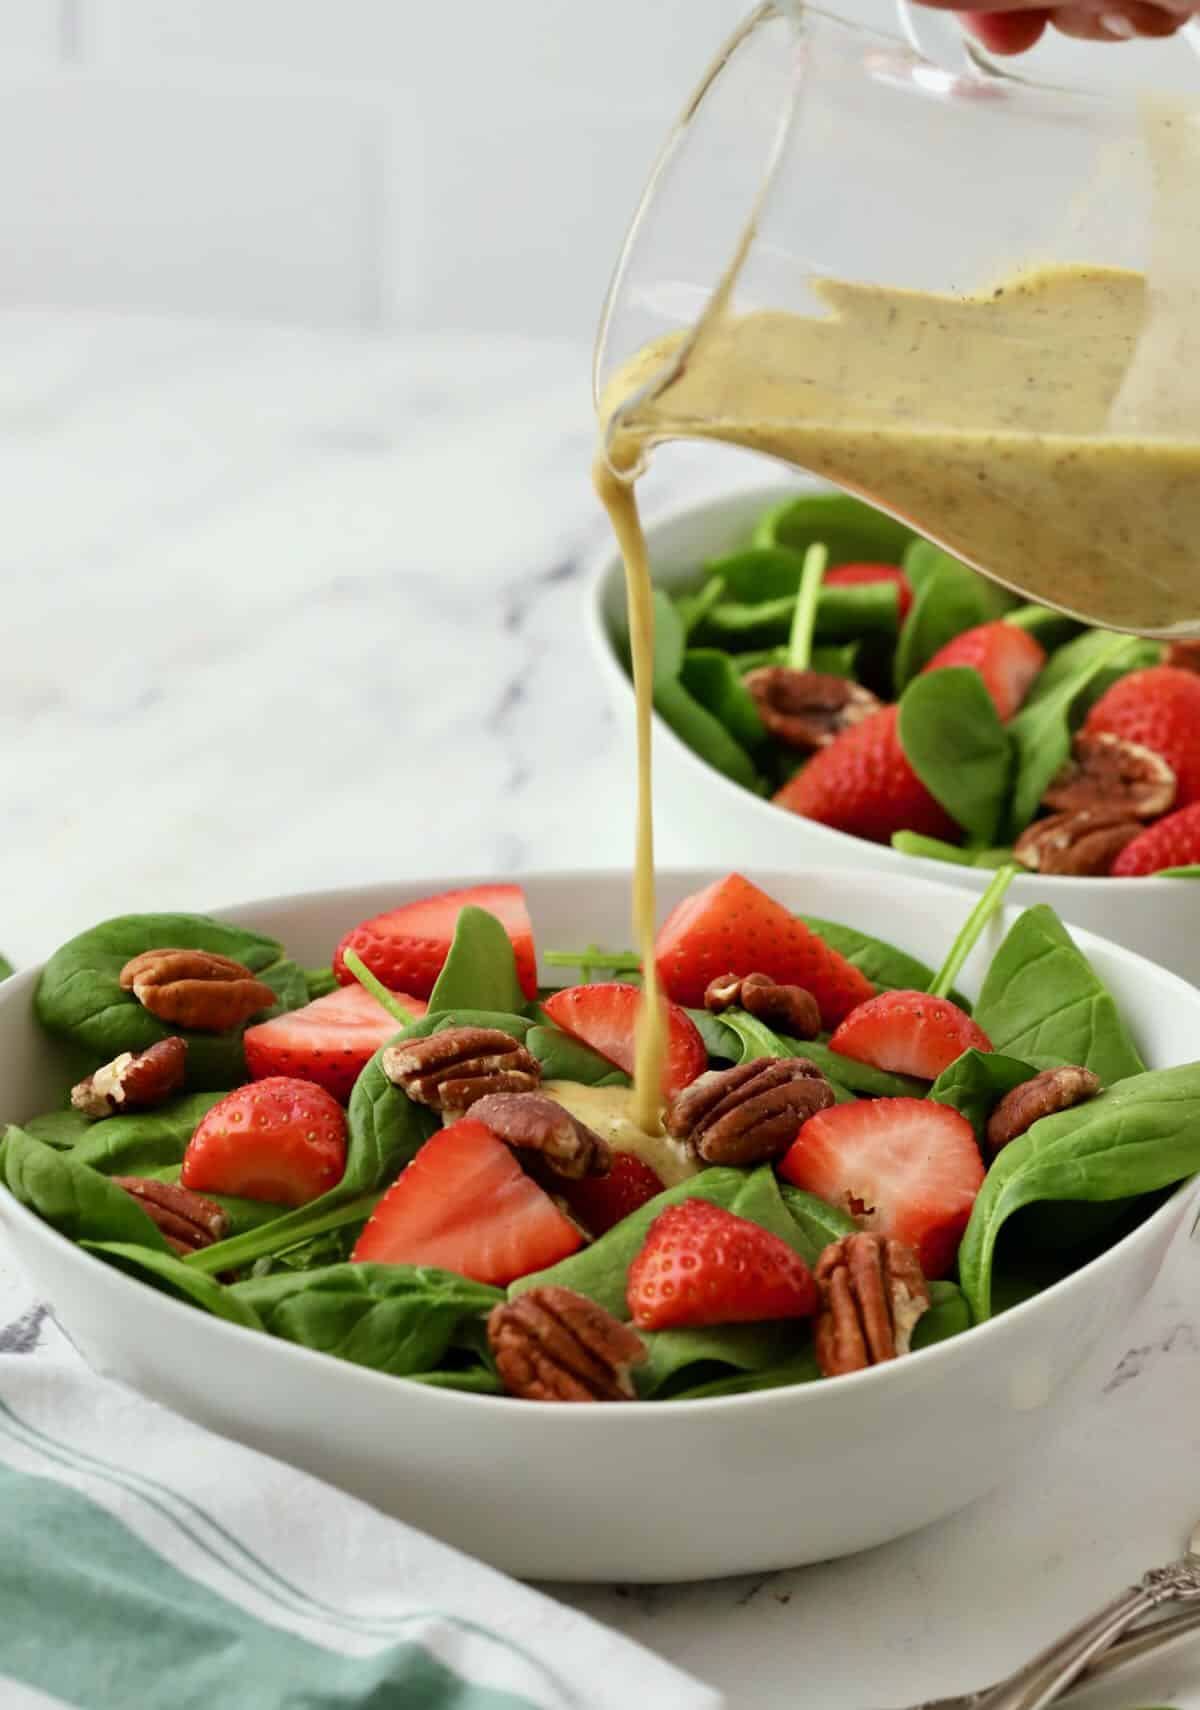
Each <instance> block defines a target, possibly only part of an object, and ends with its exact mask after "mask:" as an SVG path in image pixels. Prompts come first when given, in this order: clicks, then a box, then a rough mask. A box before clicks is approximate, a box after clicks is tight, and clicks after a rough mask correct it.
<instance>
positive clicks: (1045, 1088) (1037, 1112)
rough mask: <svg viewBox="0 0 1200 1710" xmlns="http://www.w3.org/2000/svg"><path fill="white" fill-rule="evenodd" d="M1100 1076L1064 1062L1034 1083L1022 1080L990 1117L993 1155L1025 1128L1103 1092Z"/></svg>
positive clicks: (1045, 1071) (988, 1141)
mask: <svg viewBox="0 0 1200 1710" xmlns="http://www.w3.org/2000/svg"><path fill="white" fill-rule="evenodd" d="M1103 1086H1104V1083H1103V1082H1102V1081H1101V1079H1100V1077H1099V1075H1095V1074H1093V1073H1092V1071H1091V1069H1085V1068H1083V1067H1081V1065H1080V1064H1078V1063H1063V1064H1062V1065H1060V1067H1058V1068H1056V1069H1043V1070H1042V1072H1041V1074H1040V1075H1034V1076H1033V1078H1032V1080H1028V1081H1022V1082H1021V1084H1020V1086H1016V1087H1013V1089H1012V1091H1011V1092H1007V1093H1005V1095H1004V1097H1003V1098H1002V1099H1001V1100H1000V1103H999V1104H998V1105H997V1106H996V1108H995V1110H993V1112H992V1114H991V1116H990V1117H989V1118H988V1125H987V1132H986V1139H987V1143H988V1147H989V1149H990V1150H991V1151H992V1152H998V1151H999V1150H1000V1148H1001V1147H1002V1146H1007V1145H1008V1144H1009V1142H1010V1141H1011V1140H1016V1139H1017V1138H1018V1136H1019V1135H1022V1134H1024V1133H1025V1131H1026V1129H1028V1128H1032V1127H1033V1125H1034V1123H1035V1122H1040V1121H1041V1119H1042V1117H1043V1116H1055V1115H1057V1113H1058V1112H1059V1111H1060V1110H1070V1109H1071V1108H1072V1107H1073V1106H1074V1105H1077V1104H1083V1103H1084V1102H1085V1101H1086V1100H1087V1099H1089V1098H1095V1096H1096V1094H1097V1093H1098V1092H1101V1091H1103Z"/></svg>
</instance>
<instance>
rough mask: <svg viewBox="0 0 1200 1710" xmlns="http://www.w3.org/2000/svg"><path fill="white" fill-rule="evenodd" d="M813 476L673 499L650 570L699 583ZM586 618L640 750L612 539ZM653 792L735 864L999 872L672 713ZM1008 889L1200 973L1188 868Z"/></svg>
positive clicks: (948, 874)
mask: <svg viewBox="0 0 1200 1710" xmlns="http://www.w3.org/2000/svg"><path fill="white" fill-rule="evenodd" d="M832 490H833V489H830V488H828V487H824V486H822V485H821V484H820V483H817V482H812V481H805V482H803V483H797V482H795V481H792V482H789V483H788V484H786V485H780V484H778V483H776V484H775V485H774V486H768V487H760V488H756V489H751V490H748V491H747V490H741V491H739V492H737V493H735V494H732V495H727V496H725V497H723V498H719V499H711V500H708V501H706V502H705V503H702V504H696V505H688V506H685V507H682V508H678V509H676V510H673V511H670V512H668V513H666V514H665V515H663V516H662V517H660V518H658V519H656V520H655V521H654V522H652V523H651V524H650V525H649V526H648V527H647V530H646V537H647V542H648V545H649V548H650V562H651V566H652V574H653V578H654V581H655V583H656V585H657V586H659V587H661V588H663V589H665V590H666V591H668V592H673V591H675V590H683V589H685V588H694V587H696V586H697V585H698V583H699V581H700V579H701V578H700V575H699V571H700V567H701V566H702V565H703V564H704V562H705V561H706V560H707V559H710V558H717V557H720V556H722V555H724V554H725V553H728V552H733V551H736V550H737V549H738V548H740V547H744V546H746V545H747V544H748V542H749V540H750V535H751V532H752V531H753V528H754V525H755V523H756V522H758V520H759V518H760V517H761V516H762V515H763V513H764V512H765V511H766V510H767V509H768V508H769V507H770V506H771V505H774V504H778V503H779V502H780V501H781V500H783V499H786V498H789V497H793V498H794V497H798V496H799V495H800V494H802V493H804V492H826V491H832ZM588 623H589V627H590V629H591V634H592V640H593V645H594V651H595V655H596V657H597V659H598V661H599V664H600V670H601V674H602V676H603V677H604V680H605V683H606V684H607V687H608V692H609V696H610V698H611V700H612V703H613V705H614V707H615V708H616V711H617V716H618V719H619V720H620V722H621V725H622V728H623V729H624V731H625V735H626V740H627V742H628V745H629V751H630V753H631V754H632V752H633V742H634V703H633V685H632V683H631V682H630V680H629V677H628V675H627V674H626V671H625V668H624V665H623V663H622V661H621V658H620V656H619V654H618V652H617V646H616V638H618V637H620V636H621V635H622V634H623V633H624V632H625V584H624V573H623V570H622V567H621V561H620V558H619V556H618V554H617V552H616V550H615V548H614V549H611V550H605V551H604V552H602V553H601V554H600V555H598V557H597V559H596V561H595V566H594V569H593V572H592V575H591V577H590V579H589V595H588ZM654 769H655V770H654V778H655V802H656V804H657V808H658V819H659V824H660V826H661V827H662V828H663V829H664V830H667V831H669V833H670V835H671V837H672V848H673V850H679V851H681V852H682V855H683V858H684V859H686V860H689V861H705V862H716V863H721V864H723V865H725V866H729V867H734V868H738V869H741V868H745V867H749V866H757V867H784V868H794V867H801V866H829V867H838V868H842V867H867V868H873V869H875V870H876V871H878V872H882V873H889V874H890V873H899V872H903V873H912V874H919V875H922V876H924V877H925V878H929V879H936V880H940V881H941V882H942V883H944V884H950V885H961V886H962V887H963V888H964V889H966V890H969V891H974V892H976V893H978V892H980V891H982V890H984V889H985V887H986V886H987V884H988V882H989V880H990V879H991V877H992V875H991V873H990V872H988V871H986V870H984V869H982V868H975V867H959V866H955V865H953V864H952V863H950V862H947V861H931V860H928V859H926V858H925V857H924V856H913V855H902V854H900V853H899V852H898V851H897V850H895V849H892V848H889V847H888V846H887V845H886V844H880V843H869V842H867V840H866V839H865V838H862V837H852V836H850V835H849V834H848V833H847V832H844V831H836V830H834V829H833V828H832V827H831V826H828V825H819V824H818V823H817V822H816V821H815V820H811V819H802V818H801V817H800V815H799V814H794V813H789V812H788V811H787V810H786V809H784V808H778V807H776V806H775V805H774V803H773V802H771V801H769V800H767V799H765V798H764V797H762V796H756V795H754V794H753V793H752V792H751V791H750V790H747V789H744V788H743V787H742V786H741V785H740V784H735V783H734V782H733V780H732V779H731V778H727V777H726V776H725V775H724V773H722V772H718V771H717V770H716V769H715V768H714V767H712V766H710V765H709V764H708V763H707V761H704V760H701V759H700V758H699V757H698V756H697V755H695V754H693V753H692V751H691V749H690V748H689V747H688V746H687V744H686V743H684V742H682V741H681V740H680V738H679V737H678V736H676V734H675V732H674V731H673V730H672V729H671V728H670V726H669V725H667V724H666V723H664V721H663V720H662V719H661V718H659V717H657V715H656V717H655V721H654ZM1009 896H1010V899H1011V900H1012V901H1013V902H1014V903H1018V904H1020V905H1021V906H1023V907H1028V906H1029V905H1030V904H1032V903H1038V902H1044V903H1049V904H1050V905H1051V907H1052V908H1054V909H1056V910H1057V911H1058V913H1059V914H1060V915H1061V916H1062V917H1063V919H1064V920H1068V921H1073V922H1076V923H1078V924H1079V925H1080V926H1086V927H1088V928H1089V929H1090V930H1091V931H1093V932H1101V933H1105V934H1107V935H1108V936H1109V937H1110V938H1115V939H1116V940H1117V942H1118V943H1119V944H1124V945H1126V946H1128V948H1129V949H1131V950H1137V951H1139V952H1140V953H1141V954H1142V955H1143V956H1149V957H1150V959H1151V961H1154V962H1160V963H1161V964H1162V965H1163V967H1165V968H1171V969H1173V971H1174V972H1175V973H1177V974H1182V975H1183V977H1184V978H1185V979H1188V980H1192V981H1195V982H1198V983H1200V883H1193V882H1191V881H1189V880H1184V879H1082V878H1078V879H1073V878H1043V877H1040V876H1039V875H1038V874H1035V873H1030V874H1028V875H1025V874H1022V875H1021V876H1019V877H1018V878H1017V879H1016V880H1014V882H1013V886H1012V889H1011V891H1010V892H1009Z"/></svg>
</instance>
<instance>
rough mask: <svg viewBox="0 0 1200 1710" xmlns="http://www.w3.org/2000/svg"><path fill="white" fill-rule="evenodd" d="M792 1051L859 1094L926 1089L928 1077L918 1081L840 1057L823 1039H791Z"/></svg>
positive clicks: (906, 1094) (897, 1094) (903, 1094)
mask: <svg viewBox="0 0 1200 1710" xmlns="http://www.w3.org/2000/svg"><path fill="white" fill-rule="evenodd" d="M791 1055H792V1056H793V1057H807V1058H808V1060H809V1062H810V1063H812V1064H814V1065H815V1067H816V1068H818V1069H820V1071H821V1073H822V1074H823V1075H824V1076H825V1078H826V1080H827V1081H831V1082H832V1083H833V1085H834V1088H835V1090H836V1088H837V1087H845V1088H846V1089H847V1091H848V1092H852V1093H857V1094H858V1095H859V1096H860V1097H861V1098H924V1097H925V1094H926V1093H927V1092H928V1090H929V1083H928V1082H927V1081H919V1080H917V1079H916V1078H915V1077H914V1076H912V1075H894V1074H892V1073H891V1072H890V1071H889V1070H887V1069H876V1068H874V1067H872V1065H871V1064H870V1063H860V1062H858V1061H857V1060H856V1059H855V1058H853V1057H843V1056H842V1054H841V1052H840V1051H831V1050H830V1049H829V1046H828V1045H827V1044H826V1042H825V1041H824V1040H823V1039H797V1040H795V1041H793V1044H792V1051H791Z"/></svg>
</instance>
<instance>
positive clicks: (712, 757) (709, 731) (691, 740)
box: [654, 679, 764, 794]
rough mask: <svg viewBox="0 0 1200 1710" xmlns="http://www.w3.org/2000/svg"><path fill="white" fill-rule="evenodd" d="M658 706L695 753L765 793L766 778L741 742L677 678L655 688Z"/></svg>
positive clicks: (668, 723) (737, 782)
mask: <svg viewBox="0 0 1200 1710" xmlns="http://www.w3.org/2000/svg"><path fill="white" fill-rule="evenodd" d="M654 710H655V712H656V713H658V715H659V717H660V718H661V719H662V720H663V722H664V724H666V725H667V726H669V728H670V729H671V730H673V731H674V732H675V735H676V736H677V737H678V738H679V740H680V741H681V742H682V743H683V744H684V745H685V746H686V747H688V748H690V749H691V750H692V753H693V754H696V755H698V756H699V757H700V759H701V760H705V761H707V762H708V764H709V765H710V766H711V767H713V769H714V770H715V771H717V772H723V773H724V774H725V776H726V777H727V778H732V779H733V781H734V783H735V784H741V785H742V786H743V788H744V789H747V790H753V791H754V792H755V794H762V791H763V787H764V786H763V783H762V779H761V777H760V775H759V772H758V770H757V768H756V766H755V764H754V762H753V760H752V759H751V758H750V756H749V755H748V754H747V753H746V750H745V749H744V748H743V747H742V745H741V743H740V742H737V741H735V740H734V738H733V737H732V736H730V734H729V732H728V731H727V730H726V729H725V726H724V725H723V724H722V723H721V722H720V720H719V719H716V718H714V717H713V715H712V714H711V713H710V712H708V711H706V710H705V708H704V707H702V706H701V705H700V704H699V703H698V702H697V701H695V700H693V698H692V696H691V695H689V694H688V692H687V690H686V689H685V688H684V687H683V685H682V684H681V683H678V682H676V681H674V680H673V679H671V680H666V681H664V682H661V683H659V684H658V686H657V687H656V689H655V691H654Z"/></svg>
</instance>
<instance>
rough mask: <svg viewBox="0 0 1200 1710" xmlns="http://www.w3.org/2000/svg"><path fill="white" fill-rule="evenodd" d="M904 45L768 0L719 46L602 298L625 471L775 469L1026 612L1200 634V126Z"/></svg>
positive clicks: (1193, 110) (1159, 108)
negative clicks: (865, 506) (993, 588)
mask: <svg viewBox="0 0 1200 1710" xmlns="http://www.w3.org/2000/svg"><path fill="white" fill-rule="evenodd" d="M920 27H921V29H922V31H923V32H924V31H925V30H926V28H927V25H926V23H925V22H924V21H923V22H922V24H921V26H920ZM928 27H929V28H931V29H932V31H933V32H934V33H935V34H936V33H937V32H938V30H939V29H941V28H943V26H942V25H939V24H938V23H937V21H936V20H934V21H933V22H932V23H931V24H930V25H929V26H928ZM911 37H912V39H905V36H904V33H903V32H902V31H897V33H896V34H894V35H889V34H886V33H883V32H875V31H871V30H866V29H863V28H862V27H860V26H858V25H854V24H849V23H846V22H845V21H843V20H842V19H839V18H837V17H835V16H833V15H831V14H829V13H827V12H824V11H821V10H819V9H817V8H813V7H808V6H804V5H802V4H800V3H799V0H786V3H783V0H781V3H773V0H768V3H766V4H763V5H760V6H759V7H758V9H757V10H756V11H755V12H754V13H752V14H751V16H750V17H749V18H748V19H747V20H746V21H745V23H744V24H743V25H742V27H741V28H740V29H739V30H738V31H737V33H736V34H735V35H734V36H733V38H732V39H731V40H730V41H729V42H728V43H727V44H726V46H725V47H724V49H723V50H722V52H721V53H720V54H719V56H718V58H717V60H716V61H715V62H714V64H713V66H712V67H711V69H710V70H709V72H708V74H707V76H706V77H705V78H704V80H703V82H702V83H701V85H700V88H699V89H698V90H697V92H696V93H695V95H694V96H693V97H692V99H691V101H690V102H689V103H688V106H687V108H686V110H685V112H684V115H683V117H682V119H681V120H680V122H679V124H678V125H677V127H676V129H675V131H674V133H673V135H672V136H671V138H670V139H669V141H668V143H667V146H666V148H665V150H664V152H663V154H662V156H661V158H660V160H659V162H658V164H657V166H656V168H655V171H654V173H653V176H652V178H651V181H650V184H649V186H648V188H647V190H646V192H645V194H644V196H643V199H642V202H641V205H640V207H639V208H638V210H637V213H636V216H635V219H634V221H633V225H632V228H631V230H630V233H629V235H628V238H627V240H626V243H625V246H624V249H623V252H622V254H621V257H620V260H619V263H618V267H617V271H616V274H615V277H614V280H613V283H612V286H611V289H610V292H609V296H608V300H607V303H606V306H605V310H604V314H603V318H602V322H601V328H600V333H599V338H598V342H597V350H596V361H595V391H596V398H597V405H598V407H599V408H600V409H601V412H602V417H603V418H604V419H606V420H607V422H608V432H609V443H610V445H611V444H612V443H613V441H614V436H615V435H620V434H622V433H623V432H626V431H628V432H629V433H630V434H632V435H633V436H634V438H635V439H636V440H637V441H638V442H639V443H640V444H643V445H645V444H652V443H655V442H657V441H660V440H668V439H674V438H712V439H720V440H725V441H728V442H731V443H735V444H739V445H744V446H750V447H753V448H757V449H759V450H762V451H765V452H767V453H768V454H770V455H773V456H776V457H782V458H784V459H785V460H787V461H789V462H791V463H793V464H795V465H797V466H799V467H802V468H804V469H806V470H808V471H810V472H812V473H815V474H818V475H821V476H824V477H827V478H828V479H830V480H832V481H833V482H835V483H836V484H837V485H839V486H840V487H842V488H843V489H845V490H847V491H849V492H853V493H856V494H858V495H860V496H861V497H863V498H864V499H866V500H868V501H869V502H870V503H872V504H874V505H876V506H877V507H878V508H880V509H881V510H885V511H887V512H889V513H890V514H892V515H894V516H896V517H898V518H900V519H901V520H902V521H904V522H905V523H907V524H908V525H910V526H911V527H913V528H914V529H916V530H917V531H918V532H919V533H921V534H923V535H924V536H926V537H927V538H928V539H930V540H932V541H933V542H934V543H935V544H936V545H939V546H941V547H944V548H945V549H946V550H948V551H950V552H952V553H954V554H955V555H956V556H957V557H959V558H963V559H965V560H967V561H968V562H970V563H972V564H974V565H975V566H976V567H977V568H978V569H980V570H982V571H984V572H985V573H987V574H988V575H990V576H992V577H994V578H995V579H996V580H997V581H999V582H1002V583H1003V584H1004V585H1005V586H1007V587H1009V588H1011V589H1013V590H1014V591H1015V592H1017V593H1020V594H1022V595H1024V596H1025V597H1027V598H1030V599H1036V600H1038V601H1040V602H1042V603H1044V604H1048V605H1053V606H1056V607H1058V608H1059V609H1061V610H1064V611H1067V612H1069V613H1071V615H1072V616H1076V617H1081V618H1083V619H1085V620H1086V621H1088V622H1092V623H1097V624H1103V625H1106V626H1108V627H1111V628H1115V629H1126V630H1130V631H1135V632H1137V633H1141V634H1145V635H1151V636H1163V637H1166V636H1189V635H1192V636H1195V635H1200V302H1198V300H1197V299H1198V296H1200V102H1198V103H1197V104H1196V105H1189V104H1182V103H1180V102H1178V101H1175V102H1174V103H1173V104H1172V105H1170V106H1168V105H1166V104H1165V103H1164V102H1161V101H1154V100H1151V99H1145V98H1141V97H1137V96H1125V97H1123V96H1121V95H1118V94H1113V93H1103V94H1097V93H1094V92H1088V91H1084V90H1071V89H1065V88H1050V87H1044V86H1042V85H1040V84H1037V83H1034V82H1031V81H1028V80H1027V79H1025V78H1023V77H1021V76H1018V75H1012V74H1010V73H1007V72H1004V71H1001V70H1000V69H999V68H998V67H996V66H995V65H993V64H992V63H991V62H990V61H989V60H988V59H987V57H986V56H985V55H984V54H983V53H982V51H980V50H975V49H973V48H972V47H970V46H969V45H966V44H965V43H963V44H962V45H961V48H960V50H959V51H958V52H957V54H956V55H953V56H952V55H950V54H948V53H945V52H942V53H939V55H938V57H937V58H934V57H931V56H930V55H929V54H928V53H927V52H923V51H921V47H920V46H919V45H918V37H917V34H916V27H915V26H914V28H913V30H912V32H911ZM958 39H959V40H960V42H962V38H961V37H960V38H958ZM1109 51H1114V52H1120V51H1122V50H1120V49H1115V50H1109Z"/></svg>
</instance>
